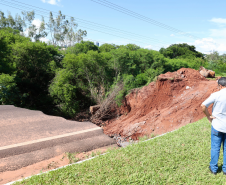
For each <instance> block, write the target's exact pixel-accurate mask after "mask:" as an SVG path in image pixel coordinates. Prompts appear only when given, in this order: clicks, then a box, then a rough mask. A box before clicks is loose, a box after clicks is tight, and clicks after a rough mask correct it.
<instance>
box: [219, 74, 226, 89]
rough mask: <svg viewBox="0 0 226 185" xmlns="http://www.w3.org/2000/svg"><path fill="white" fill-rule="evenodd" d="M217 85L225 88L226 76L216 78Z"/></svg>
mask: <svg viewBox="0 0 226 185" xmlns="http://www.w3.org/2000/svg"><path fill="white" fill-rule="evenodd" d="M218 85H219V86H220V87H221V88H226V77H222V78H220V79H219V80H218Z"/></svg>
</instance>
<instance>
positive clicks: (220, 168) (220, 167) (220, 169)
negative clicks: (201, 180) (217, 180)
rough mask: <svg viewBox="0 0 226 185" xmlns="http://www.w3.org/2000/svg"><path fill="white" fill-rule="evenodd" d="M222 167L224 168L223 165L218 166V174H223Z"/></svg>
mask: <svg viewBox="0 0 226 185" xmlns="http://www.w3.org/2000/svg"><path fill="white" fill-rule="evenodd" d="M222 166H223V164H221V165H220V166H218V170H217V173H221V172H222Z"/></svg>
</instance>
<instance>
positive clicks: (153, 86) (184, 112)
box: [104, 68, 217, 139]
mask: <svg viewBox="0 0 226 185" xmlns="http://www.w3.org/2000/svg"><path fill="white" fill-rule="evenodd" d="M215 91H217V83H216V81H209V80H207V79H206V78H205V77H203V76H202V75H201V74H200V73H199V71H196V70H194V69H188V68H182V69H180V70H178V71H176V72H173V73H171V72H168V73H166V74H162V75H160V76H158V78H157V81H156V82H152V83H150V84H149V85H148V86H145V87H143V88H142V89H134V90H133V91H132V92H131V93H130V94H129V95H127V96H126V98H125V100H124V103H123V106H121V107H120V108H119V109H118V112H119V117H118V118H116V119H112V120H108V121H107V122H106V125H105V127H104V133H105V134H107V135H115V134H118V135H120V136H122V137H127V138H129V137H131V138H132V139H137V138H138V137H139V136H143V135H150V134H152V133H154V134H162V133H165V132H168V131H171V130H175V129H177V128H179V127H181V126H184V125H186V124H188V123H191V122H195V121H197V120H199V119H201V118H203V117H204V114H203V113H202V110H201V108H200V105H201V103H202V102H203V101H204V100H205V99H206V98H208V97H209V96H210V94H211V93H213V92H215Z"/></svg>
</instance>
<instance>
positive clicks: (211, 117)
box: [201, 104, 215, 123]
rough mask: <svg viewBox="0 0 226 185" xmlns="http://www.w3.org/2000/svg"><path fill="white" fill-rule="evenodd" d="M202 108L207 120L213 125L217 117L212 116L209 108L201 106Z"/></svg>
mask: <svg viewBox="0 0 226 185" xmlns="http://www.w3.org/2000/svg"><path fill="white" fill-rule="evenodd" d="M201 107H202V111H203V112H204V114H205V115H206V117H207V119H208V120H209V122H210V123H212V121H213V119H215V117H213V116H211V115H210V113H209V111H208V109H207V107H206V106H205V105H203V104H202V105H201Z"/></svg>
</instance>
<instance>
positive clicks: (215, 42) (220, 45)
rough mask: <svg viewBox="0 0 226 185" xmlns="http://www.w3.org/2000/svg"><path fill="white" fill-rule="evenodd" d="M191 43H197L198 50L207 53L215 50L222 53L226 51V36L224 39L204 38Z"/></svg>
mask: <svg viewBox="0 0 226 185" xmlns="http://www.w3.org/2000/svg"><path fill="white" fill-rule="evenodd" d="M189 44H191V45H195V47H196V49H197V50H198V51H200V52H203V53H206V54H208V53H210V52H211V51H213V50H214V51H218V52H219V53H220V54H223V53H226V37H225V38H224V39H213V38H211V37H209V38H203V39H199V40H196V41H195V42H194V43H189Z"/></svg>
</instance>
